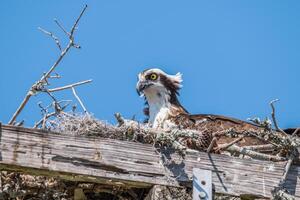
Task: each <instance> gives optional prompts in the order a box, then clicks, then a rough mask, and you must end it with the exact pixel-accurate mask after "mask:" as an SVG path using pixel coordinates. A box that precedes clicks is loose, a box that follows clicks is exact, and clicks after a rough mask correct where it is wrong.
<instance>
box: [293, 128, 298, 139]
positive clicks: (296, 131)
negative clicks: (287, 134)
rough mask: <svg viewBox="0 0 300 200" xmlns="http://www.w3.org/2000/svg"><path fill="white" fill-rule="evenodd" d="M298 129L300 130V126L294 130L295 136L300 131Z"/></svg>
mask: <svg viewBox="0 0 300 200" xmlns="http://www.w3.org/2000/svg"><path fill="white" fill-rule="evenodd" d="M298 131H300V128H296V130H295V131H294V132H293V134H292V137H295V136H296V134H297V133H298Z"/></svg>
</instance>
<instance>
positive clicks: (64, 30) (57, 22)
mask: <svg viewBox="0 0 300 200" xmlns="http://www.w3.org/2000/svg"><path fill="white" fill-rule="evenodd" d="M54 22H55V23H56V24H57V26H58V27H59V28H61V30H62V31H63V32H64V33H65V34H66V35H67V36H69V37H70V33H68V31H67V30H66V29H65V28H64V27H63V25H61V24H60V23H59V21H58V20H57V19H56V18H54Z"/></svg>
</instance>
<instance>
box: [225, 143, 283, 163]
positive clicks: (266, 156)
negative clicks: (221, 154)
mask: <svg viewBox="0 0 300 200" xmlns="http://www.w3.org/2000/svg"><path fill="white" fill-rule="evenodd" d="M226 151H229V152H230V153H238V154H242V155H246V156H249V157H251V158H254V159H258V160H270V161H286V160H287V159H286V158H284V157H279V156H273V155H269V154H263V153H259V152H256V151H252V150H249V149H246V148H244V147H239V146H236V145H232V146H230V147H228V148H227V149H226Z"/></svg>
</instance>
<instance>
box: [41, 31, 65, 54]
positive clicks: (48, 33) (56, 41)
mask: <svg viewBox="0 0 300 200" xmlns="http://www.w3.org/2000/svg"><path fill="white" fill-rule="evenodd" d="M38 29H39V30H40V31H42V32H43V33H45V34H46V35H49V36H50V37H51V38H53V40H54V41H55V43H56V45H57V47H58V48H59V50H61V45H60V42H59V39H58V38H57V37H56V36H55V35H54V34H53V33H52V32H50V31H46V30H45V29H43V28H41V27H38Z"/></svg>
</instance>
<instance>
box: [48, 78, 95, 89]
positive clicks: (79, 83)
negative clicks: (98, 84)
mask: <svg viewBox="0 0 300 200" xmlns="http://www.w3.org/2000/svg"><path fill="white" fill-rule="evenodd" d="M90 82H92V80H91V79H90V80H86V81H81V82H78V83H73V84H70V85H66V86H63V87H58V88H53V89H48V92H57V91H61V90H66V89H70V88H72V87H76V86H79V85H83V84H86V83H90Z"/></svg>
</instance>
